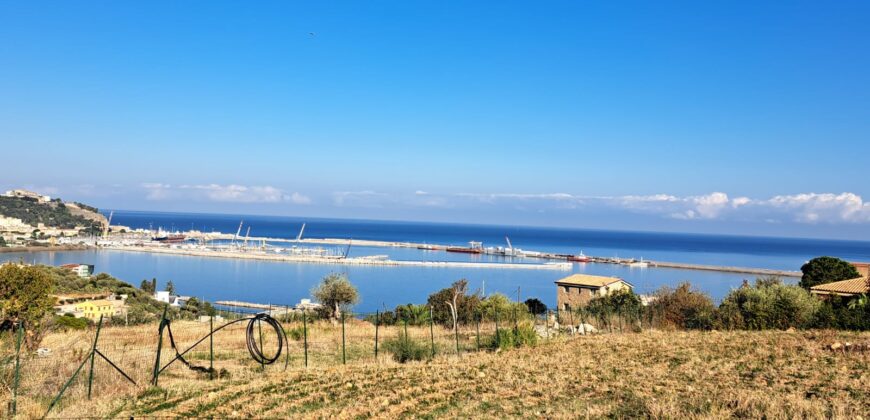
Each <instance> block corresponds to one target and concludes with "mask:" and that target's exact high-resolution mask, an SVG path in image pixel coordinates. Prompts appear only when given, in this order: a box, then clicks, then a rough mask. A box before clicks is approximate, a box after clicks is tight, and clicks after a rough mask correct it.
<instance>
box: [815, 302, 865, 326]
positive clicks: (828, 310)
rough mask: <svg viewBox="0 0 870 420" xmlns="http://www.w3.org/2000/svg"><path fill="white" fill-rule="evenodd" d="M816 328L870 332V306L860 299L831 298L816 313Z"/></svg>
mask: <svg viewBox="0 0 870 420" xmlns="http://www.w3.org/2000/svg"><path fill="white" fill-rule="evenodd" d="M813 327H814V328H834V329H841V330H856V331H868V330H870V304H867V303H866V301H862V300H861V299H860V297H859V298H851V299H847V298H842V297H839V296H831V297H830V298H828V299H827V300H825V301H824V302H822V305H821V307H820V308H819V310H818V311H817V312H816V316H815V319H814V321H813Z"/></svg>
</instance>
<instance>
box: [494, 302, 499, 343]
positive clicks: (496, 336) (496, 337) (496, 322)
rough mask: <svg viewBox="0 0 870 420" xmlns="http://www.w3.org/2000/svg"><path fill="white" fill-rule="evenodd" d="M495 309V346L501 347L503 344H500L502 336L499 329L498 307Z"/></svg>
mask: <svg viewBox="0 0 870 420" xmlns="http://www.w3.org/2000/svg"><path fill="white" fill-rule="evenodd" d="M493 309H494V311H495V346H496V347H500V346H501V344H500V343H501V336H500V335H499V334H500V333H499V331H498V308H493Z"/></svg>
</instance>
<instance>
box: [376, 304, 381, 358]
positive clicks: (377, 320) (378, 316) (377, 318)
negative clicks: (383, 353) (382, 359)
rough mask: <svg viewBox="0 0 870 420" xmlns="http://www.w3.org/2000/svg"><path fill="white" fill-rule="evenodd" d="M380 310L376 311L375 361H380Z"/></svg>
mask: <svg viewBox="0 0 870 420" xmlns="http://www.w3.org/2000/svg"><path fill="white" fill-rule="evenodd" d="M379 318H380V312H378V311H375V362H377V361H378V324H380V320H379Z"/></svg>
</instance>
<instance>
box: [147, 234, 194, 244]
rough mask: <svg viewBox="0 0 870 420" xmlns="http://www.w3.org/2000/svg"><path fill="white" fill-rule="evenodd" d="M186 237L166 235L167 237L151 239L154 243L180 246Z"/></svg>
mask: <svg viewBox="0 0 870 420" xmlns="http://www.w3.org/2000/svg"><path fill="white" fill-rule="evenodd" d="M185 239H186V238H185V236H184V235H166V236H157V237H153V238H151V240H152V241H154V242H160V243H161V244H180V243H182V242H184V240H185Z"/></svg>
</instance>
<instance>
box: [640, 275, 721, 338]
mask: <svg viewBox="0 0 870 420" xmlns="http://www.w3.org/2000/svg"><path fill="white" fill-rule="evenodd" d="M654 296H655V300H654V301H653V302H652V304H650V306H649V308H648V311H649V314H650V315H651V316H652V319H653V321H654V322H656V323H657V325H659V326H661V327H665V328H682V329H700V330H709V329H710V328H712V326H713V320H714V318H715V314H716V307H715V306H714V305H713V300H711V299H710V297H709V296H707V295H706V294H705V293H703V292H701V291H698V290H695V289H692V287H691V285H690V284H689V283H682V284H680V285H679V286H677V288H676V289H671V288H669V287H667V286H665V287H662V288H661V289H659V290H658V291H657V292H656V293H655V295H654Z"/></svg>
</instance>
